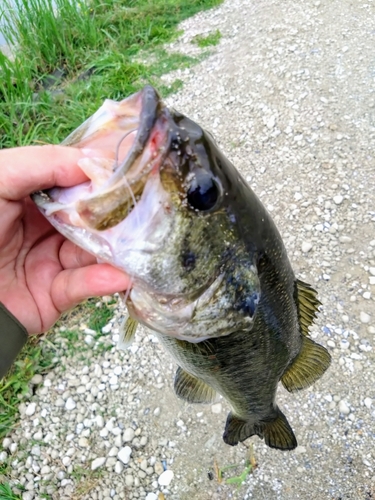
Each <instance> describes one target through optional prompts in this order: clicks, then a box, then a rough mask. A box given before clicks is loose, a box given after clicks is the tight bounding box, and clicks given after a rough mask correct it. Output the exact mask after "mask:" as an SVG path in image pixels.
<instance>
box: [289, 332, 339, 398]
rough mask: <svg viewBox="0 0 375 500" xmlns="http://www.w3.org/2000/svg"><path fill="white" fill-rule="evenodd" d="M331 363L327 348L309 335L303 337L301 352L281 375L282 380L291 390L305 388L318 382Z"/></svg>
mask: <svg viewBox="0 0 375 500" xmlns="http://www.w3.org/2000/svg"><path fill="white" fill-rule="evenodd" d="M330 364H331V355H330V354H329V352H328V351H327V349H326V348H325V347H323V346H321V345H319V344H317V343H315V342H314V341H313V340H311V339H310V338H308V337H302V348H301V350H300V352H299V354H298V355H297V356H296V357H295V358H294V360H293V362H292V364H291V365H289V367H288V368H287V369H286V371H285V372H284V374H283V376H282V377H281V382H282V384H283V386H284V387H285V389H286V390H287V391H289V392H293V391H299V390H300V389H305V388H306V387H308V386H309V385H311V384H313V383H314V382H316V381H317V380H318V379H319V378H320V377H321V376H322V375H323V373H324V372H325V371H326V370H327V368H328V367H329V365H330Z"/></svg>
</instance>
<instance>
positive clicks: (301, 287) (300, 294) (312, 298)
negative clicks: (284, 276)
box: [296, 280, 321, 337]
mask: <svg viewBox="0 0 375 500" xmlns="http://www.w3.org/2000/svg"><path fill="white" fill-rule="evenodd" d="M296 302H297V307H298V318H299V324H300V326H301V333H302V335H305V337H307V336H308V334H309V327H310V326H311V325H312V323H313V321H314V318H315V317H316V315H317V312H318V310H319V306H320V305H321V302H320V301H319V299H318V293H317V292H316V291H315V290H314V289H313V288H312V287H311V286H310V285H309V284H308V283H304V282H303V281H301V280H296Z"/></svg>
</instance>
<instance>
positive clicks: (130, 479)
mask: <svg viewBox="0 0 375 500" xmlns="http://www.w3.org/2000/svg"><path fill="white" fill-rule="evenodd" d="M125 484H126V486H133V484H134V477H133V476H132V475H130V474H127V475H126V476H125Z"/></svg>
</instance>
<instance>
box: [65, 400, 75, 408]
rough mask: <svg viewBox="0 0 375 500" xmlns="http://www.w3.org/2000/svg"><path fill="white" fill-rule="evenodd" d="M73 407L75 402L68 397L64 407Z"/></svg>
mask: <svg viewBox="0 0 375 500" xmlns="http://www.w3.org/2000/svg"><path fill="white" fill-rule="evenodd" d="M75 407H76V402H75V401H74V399H73V398H68V399H67V400H66V403H65V409H66V410H69V411H70V410H74V408H75Z"/></svg>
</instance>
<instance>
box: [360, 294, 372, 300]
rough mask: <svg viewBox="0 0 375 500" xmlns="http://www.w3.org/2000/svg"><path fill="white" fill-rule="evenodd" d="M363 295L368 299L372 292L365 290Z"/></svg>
mask: <svg viewBox="0 0 375 500" xmlns="http://www.w3.org/2000/svg"><path fill="white" fill-rule="evenodd" d="M362 297H363V298H364V299H366V300H369V299H371V292H363V295H362Z"/></svg>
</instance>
